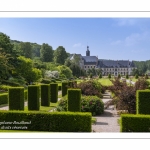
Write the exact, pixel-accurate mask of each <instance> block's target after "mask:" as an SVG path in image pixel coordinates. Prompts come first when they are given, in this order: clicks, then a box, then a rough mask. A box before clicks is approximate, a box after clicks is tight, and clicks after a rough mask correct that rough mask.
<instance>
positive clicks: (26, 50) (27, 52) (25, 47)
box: [19, 42, 32, 58]
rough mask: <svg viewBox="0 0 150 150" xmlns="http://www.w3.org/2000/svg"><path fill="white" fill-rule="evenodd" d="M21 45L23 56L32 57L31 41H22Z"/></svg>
mask: <svg viewBox="0 0 150 150" xmlns="http://www.w3.org/2000/svg"><path fill="white" fill-rule="evenodd" d="M19 46H20V51H21V52H22V55H23V56H25V57H26V58H32V46H31V43H30V42H21V43H20V44H19Z"/></svg>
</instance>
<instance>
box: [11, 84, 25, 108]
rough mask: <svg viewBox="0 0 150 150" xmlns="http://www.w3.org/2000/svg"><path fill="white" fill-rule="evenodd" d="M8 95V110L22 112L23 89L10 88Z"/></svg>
mask: <svg viewBox="0 0 150 150" xmlns="http://www.w3.org/2000/svg"><path fill="white" fill-rule="evenodd" d="M8 93H9V95H8V102H9V110H24V88H23V87H12V88H9V90H8Z"/></svg>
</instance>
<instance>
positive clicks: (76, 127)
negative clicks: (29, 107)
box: [0, 111, 92, 132]
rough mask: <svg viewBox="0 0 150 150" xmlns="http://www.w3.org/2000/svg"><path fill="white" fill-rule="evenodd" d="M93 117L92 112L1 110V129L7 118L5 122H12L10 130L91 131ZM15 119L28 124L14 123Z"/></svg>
mask: <svg viewBox="0 0 150 150" xmlns="http://www.w3.org/2000/svg"><path fill="white" fill-rule="evenodd" d="M91 119H92V116H91V114H90V113H74V112H52V113H47V112H42V113H41V112H18V111H0V122H1V124H0V129H1V130H2V126H4V124H3V123H2V122H4V120H5V122H12V123H11V124H9V126H10V128H9V129H10V130H22V131H23V130H25V131H46V132H91V129H92V124H91ZM14 121H16V122H18V123H20V122H22V121H24V122H25V123H26V124H25V126H23V125H22V124H17V125H14V123H16V122H14ZM15 126H16V128H15ZM4 130H6V129H4Z"/></svg>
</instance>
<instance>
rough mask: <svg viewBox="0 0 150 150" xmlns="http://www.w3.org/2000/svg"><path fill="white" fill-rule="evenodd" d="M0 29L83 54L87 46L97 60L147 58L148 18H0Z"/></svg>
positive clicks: (19, 37) (14, 37)
mask: <svg viewBox="0 0 150 150" xmlns="http://www.w3.org/2000/svg"><path fill="white" fill-rule="evenodd" d="M0 32H3V33H5V34H7V35H8V36H10V38H11V39H12V40H19V41H23V42H27V41H28V42H35V43H38V44H42V43H48V44H49V45H51V46H52V47H53V49H54V50H55V49H56V48H57V47H58V46H64V48H65V49H66V51H67V52H69V53H77V54H82V55H83V56H85V54H86V47H87V45H88V46H89V49H90V53H91V56H98V58H99V59H115V60H139V61H145V60H150V53H149V49H150V18H113V17H112V18H0Z"/></svg>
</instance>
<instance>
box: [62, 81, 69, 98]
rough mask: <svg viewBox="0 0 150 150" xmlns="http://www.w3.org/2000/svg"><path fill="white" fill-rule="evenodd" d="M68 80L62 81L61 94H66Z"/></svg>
mask: <svg viewBox="0 0 150 150" xmlns="http://www.w3.org/2000/svg"><path fill="white" fill-rule="evenodd" d="M67 88H68V82H62V96H65V95H67Z"/></svg>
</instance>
